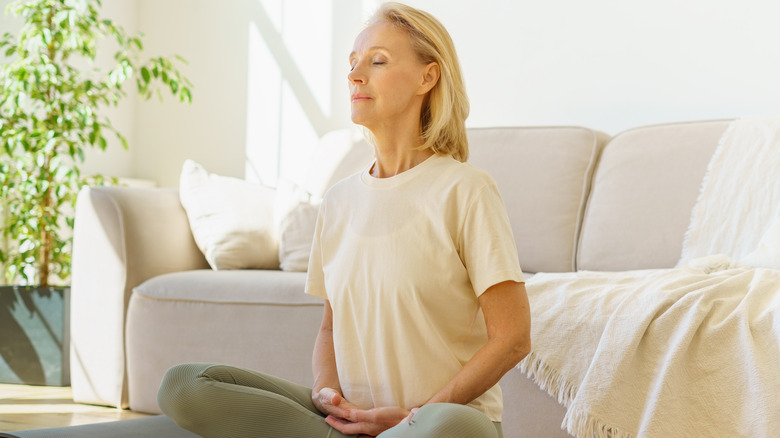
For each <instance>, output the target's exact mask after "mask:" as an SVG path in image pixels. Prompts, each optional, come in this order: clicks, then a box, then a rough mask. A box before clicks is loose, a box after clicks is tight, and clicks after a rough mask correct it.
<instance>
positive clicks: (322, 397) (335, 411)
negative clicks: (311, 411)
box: [312, 387, 359, 418]
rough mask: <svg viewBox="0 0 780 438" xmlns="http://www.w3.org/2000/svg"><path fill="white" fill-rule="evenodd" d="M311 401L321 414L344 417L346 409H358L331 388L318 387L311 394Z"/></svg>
mask: <svg viewBox="0 0 780 438" xmlns="http://www.w3.org/2000/svg"><path fill="white" fill-rule="evenodd" d="M312 401H313V402H314V406H316V407H317V409H319V411H320V412H322V413H323V414H325V415H332V416H334V417H338V418H346V415H347V411H349V410H350V409H359V408H358V407H357V406H356V405H354V404H352V403H350V402H349V401H347V400H346V399H345V398H344V396H342V395H341V394H340V393H339V392H338V391H336V390H335V389H333V388H327V387H326V388H322V389H320V390H319V391H317V393H316V394H314V395H313V397H312Z"/></svg>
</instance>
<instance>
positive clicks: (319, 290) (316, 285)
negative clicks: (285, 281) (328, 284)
mask: <svg viewBox="0 0 780 438" xmlns="http://www.w3.org/2000/svg"><path fill="white" fill-rule="evenodd" d="M324 216H325V202H323V203H322V205H321V206H320V211H319V213H318V214H317V223H316V225H315V226H314V239H313V240H312V245H311V254H310V255H309V268H308V270H307V273H306V287H305V288H304V291H305V292H306V293H307V294H308V295H313V296H315V297H320V298H323V299H327V298H328V296H327V293H326V291H325V274H324V271H323V269H322V229H323V222H324V221H325V218H324Z"/></svg>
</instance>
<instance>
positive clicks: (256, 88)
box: [245, 22, 282, 186]
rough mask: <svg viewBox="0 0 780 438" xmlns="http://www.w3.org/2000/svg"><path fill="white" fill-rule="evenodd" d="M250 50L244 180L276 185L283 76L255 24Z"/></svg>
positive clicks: (251, 30) (250, 31)
mask: <svg viewBox="0 0 780 438" xmlns="http://www.w3.org/2000/svg"><path fill="white" fill-rule="evenodd" d="M248 47H249V50H248V61H249V62H248V70H249V71H248V76H247V77H248V84H247V111H246V112H247V123H246V131H247V132H246V170H245V178H246V179H247V180H248V181H252V182H257V183H261V184H265V185H269V186H274V185H276V181H277V179H278V178H279V148H280V142H279V137H280V133H279V127H280V118H281V112H280V107H281V105H280V104H281V91H282V90H281V84H282V74H281V71H280V69H279V66H278V65H277V64H276V62H275V61H274V58H273V56H272V55H271V52H270V51H269V50H268V46H267V45H266V44H265V42H264V41H263V38H262V36H261V35H260V31H259V30H258V29H257V25H256V24H255V23H253V22H250V23H249V45H248Z"/></svg>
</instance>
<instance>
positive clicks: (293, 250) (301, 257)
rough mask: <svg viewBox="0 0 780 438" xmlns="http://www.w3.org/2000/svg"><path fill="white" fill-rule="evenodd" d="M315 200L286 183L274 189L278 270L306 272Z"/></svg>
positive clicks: (317, 208) (311, 237)
mask: <svg viewBox="0 0 780 438" xmlns="http://www.w3.org/2000/svg"><path fill="white" fill-rule="evenodd" d="M319 205H320V201H319V200H312V196H311V194H309V193H308V192H307V191H306V190H305V189H303V188H302V187H300V186H298V185H296V184H295V183H292V182H290V181H287V180H279V183H278V185H277V188H276V205H275V207H274V214H275V216H276V219H275V222H276V228H277V230H278V231H279V267H280V268H281V269H282V270H283V271H297V272H306V270H307V269H308V267H309V254H310V253H311V245H312V240H313V239H314V226H315V225H316V223H317V214H318V213H319Z"/></svg>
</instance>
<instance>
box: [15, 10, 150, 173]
mask: <svg viewBox="0 0 780 438" xmlns="http://www.w3.org/2000/svg"><path fill="white" fill-rule="evenodd" d="M11 3H12V0H0V11H2V12H0V17H2V20H0V34H5V33H6V32H11V33H13V34H15V33H16V32H18V31H19V30H20V29H21V27H22V19H21V18H15V17H13V16H12V15H11V14H6V13H5V11H6V7H7V6H8V5H9V4H11ZM136 6H137V5H136V1H135V0H113V1H112V0H108V1H104V2H103V9H102V16H103V17H105V18H110V19H112V20H115V21H116V22H117V23H119V24H120V25H121V26H123V27H124V29H125V30H126V31H127V32H128V33H130V34H135V33H137V32H138V29H137V25H136V23H137V14H136ZM115 50H116V43H115V42H114V43H113V44H112V43H111V42H110V41H109V40H103V41H102V43H101V44H100V46H99V49H98V56H97V58H96V60H95V66H97V67H100V68H103V69H106V68H110V67H113V65H115V64H114V63H113V54H114V52H115ZM2 56H3V55H2V54H0V63H5V62H8V61H7V60H6V59H5V58H3V57H2ZM84 66H85V67H91V66H89V65H88V64H86V63H84ZM133 87H135V85H134V84H133ZM133 87H126V89H127V90H129V91H133ZM128 94H129V96H128V98H126V99H124V100H123V101H121V102H120V104H119V105H118V106H116V107H109V108H106V109H105V113H104V115H105V116H107V117H108V118H109V119H110V120H111V122H112V124H113V125H114V127H115V128H116V129H117V130H118V131H119V132H121V133H122V134H123V135H124V136H125V138H126V139H127V141H128V143H129V144H130V145H134V144H136V141H135V138H136V135H135V134H136V126H135V119H134V113H135V111H136V99H135V98H134V97H133V95H132V94H131V93H128ZM107 140H108V143H109V147H108V148H107V149H106V151H101V150H99V149H96V148H95V149H91V148H88V149H85V162H84V164H83V170H84V174H86V175H91V174H96V173H101V174H104V175H107V176H118V177H133V175H134V173H135V172H134V168H133V163H132V155H133V153H134V151H133V150H132V149H128V150H125V149H123V148H122V146H121V143H120V142H119V140H117V139H116V137H115V136H114V135H113V134H111V133H109V134H108V136H107Z"/></svg>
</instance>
